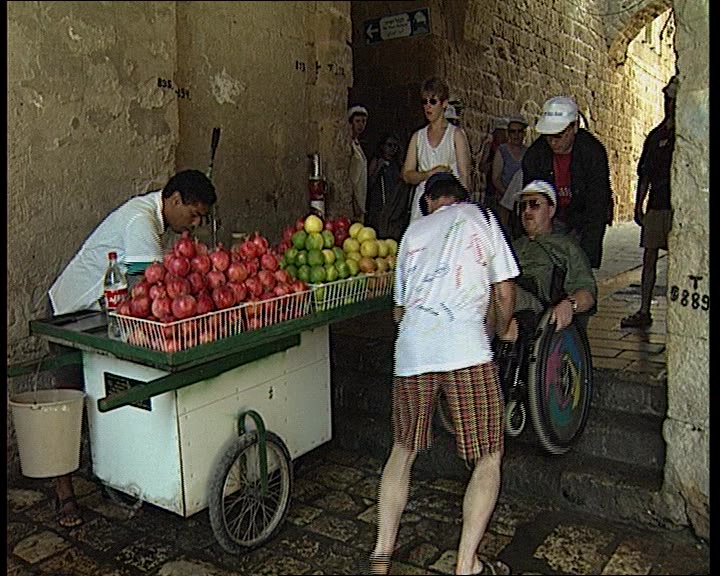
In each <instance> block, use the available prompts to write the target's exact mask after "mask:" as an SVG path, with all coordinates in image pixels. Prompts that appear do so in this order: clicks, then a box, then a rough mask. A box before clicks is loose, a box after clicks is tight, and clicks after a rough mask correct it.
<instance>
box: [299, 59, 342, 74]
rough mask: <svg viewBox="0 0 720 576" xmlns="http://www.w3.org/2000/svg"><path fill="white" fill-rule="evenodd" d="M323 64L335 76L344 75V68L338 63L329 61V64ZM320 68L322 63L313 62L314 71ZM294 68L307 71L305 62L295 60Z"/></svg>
mask: <svg viewBox="0 0 720 576" xmlns="http://www.w3.org/2000/svg"><path fill="white" fill-rule="evenodd" d="M325 66H326V67H327V69H328V71H329V72H330V73H331V74H334V75H335V76H345V68H343V67H342V66H340V65H339V64H334V63H332V62H331V63H330V64H325ZM320 68H322V64H320V63H319V62H315V72H316V73H317V71H318V70H320ZM295 70H298V71H300V72H305V71H307V65H306V64H305V62H302V61H300V60H295Z"/></svg>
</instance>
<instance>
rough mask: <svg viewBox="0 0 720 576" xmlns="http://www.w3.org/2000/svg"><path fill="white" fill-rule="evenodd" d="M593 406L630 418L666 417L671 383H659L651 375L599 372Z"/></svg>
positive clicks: (595, 372) (661, 380)
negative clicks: (634, 415) (629, 416)
mask: <svg viewBox="0 0 720 576" xmlns="http://www.w3.org/2000/svg"><path fill="white" fill-rule="evenodd" d="M592 404H593V406H595V407H597V408H601V409H606V410H615V411H617V412H627V413H630V414H645V415H651V416H659V417H661V418H664V417H665V414H666V412H667V380H666V379H665V378H662V379H660V380H656V379H653V378H650V377H648V375H647V374H641V373H633V372H629V371H625V370H623V371H618V370H606V369H601V368H595V370H594V371H593V399H592Z"/></svg>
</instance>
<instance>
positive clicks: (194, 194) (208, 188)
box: [162, 170, 217, 206]
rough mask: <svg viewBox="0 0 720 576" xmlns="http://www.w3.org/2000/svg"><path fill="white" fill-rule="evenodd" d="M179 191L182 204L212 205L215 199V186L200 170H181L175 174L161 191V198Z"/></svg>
mask: <svg viewBox="0 0 720 576" xmlns="http://www.w3.org/2000/svg"><path fill="white" fill-rule="evenodd" d="M174 192H180V198H182V202H183V204H205V205H207V206H212V205H213V204H215V202H216V201H217V195H216V194H215V186H214V185H213V183H212V182H211V181H210V179H209V178H208V177H207V176H205V174H203V173H202V172H200V170H183V171H182V172H178V173H177V174H175V175H174V176H173V177H172V178H170V180H168V183H167V184H165V188H163V191H162V197H163V198H169V197H170V196H172V195H173V193H174Z"/></svg>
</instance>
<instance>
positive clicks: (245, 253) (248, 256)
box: [238, 238, 259, 261]
mask: <svg viewBox="0 0 720 576" xmlns="http://www.w3.org/2000/svg"><path fill="white" fill-rule="evenodd" d="M238 252H239V253H240V256H242V257H243V260H245V261H248V260H253V259H254V258H257V257H258V256H259V254H258V252H257V246H256V245H255V243H254V242H253V241H252V240H250V239H249V238H248V239H247V240H245V242H243V243H242V244H240V246H239V247H238Z"/></svg>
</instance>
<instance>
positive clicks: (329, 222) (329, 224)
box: [325, 220, 335, 232]
mask: <svg viewBox="0 0 720 576" xmlns="http://www.w3.org/2000/svg"><path fill="white" fill-rule="evenodd" d="M325 230H330V232H334V231H335V222H333V221H332V220H325Z"/></svg>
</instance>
